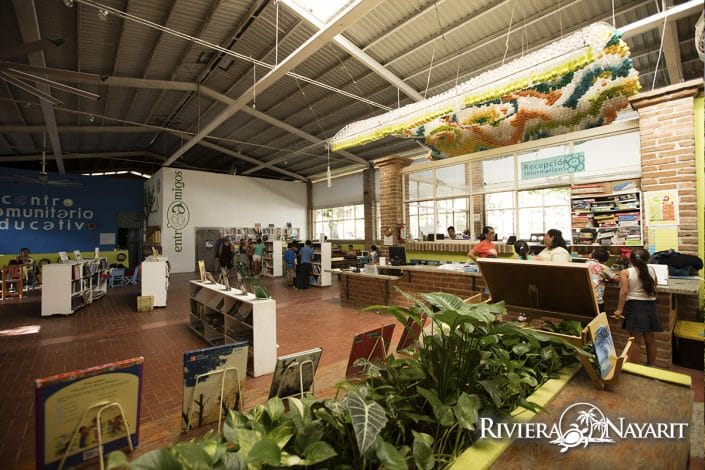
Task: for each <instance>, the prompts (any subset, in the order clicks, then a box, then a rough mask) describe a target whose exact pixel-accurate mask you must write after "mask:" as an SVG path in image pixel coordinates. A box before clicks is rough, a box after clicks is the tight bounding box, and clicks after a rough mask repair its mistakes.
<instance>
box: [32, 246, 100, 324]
mask: <svg viewBox="0 0 705 470" xmlns="http://www.w3.org/2000/svg"><path fill="white" fill-rule="evenodd" d="M107 292H108V260H107V259H106V258H98V259H90V260H85V261H72V262H71V263H68V264H45V265H44V266H43V267H42V316H43V317H46V316H49V315H71V314H72V313H74V312H75V311H76V310H78V309H79V308H81V307H84V306H86V305H89V304H91V303H93V302H94V301H96V300H98V299H100V298H102V297H104V296H105V294H107Z"/></svg>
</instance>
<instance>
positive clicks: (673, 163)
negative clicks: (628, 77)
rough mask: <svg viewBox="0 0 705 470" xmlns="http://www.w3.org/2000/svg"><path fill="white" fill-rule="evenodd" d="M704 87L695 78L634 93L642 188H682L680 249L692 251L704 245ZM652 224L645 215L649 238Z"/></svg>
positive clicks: (679, 230) (681, 250)
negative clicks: (700, 102) (699, 150)
mask: <svg viewBox="0 0 705 470" xmlns="http://www.w3.org/2000/svg"><path fill="white" fill-rule="evenodd" d="M702 88H703V80H702V79H698V80H691V81H688V82H685V83H678V84H675V85H671V86H667V87H664V88H659V89H658V90H653V91H649V92H646V93H639V94H638V95H635V96H633V97H632V98H630V99H629V102H630V103H631V105H632V107H633V108H634V109H635V110H637V111H638V113H639V135H640V139H641V190H642V191H659V190H664V189H677V190H678V196H679V199H680V201H679V204H678V211H679V217H680V225H679V226H678V251H680V252H683V253H689V254H697V250H698V226H697V203H696V182H695V117H694V114H693V111H694V109H693V99H694V97H695V96H696V95H697V93H698V91H699V90H702ZM648 228H649V227H648V225H647V222H646V221H645V226H644V238H645V240H646V239H648Z"/></svg>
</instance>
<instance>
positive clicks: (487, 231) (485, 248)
mask: <svg viewBox="0 0 705 470" xmlns="http://www.w3.org/2000/svg"><path fill="white" fill-rule="evenodd" d="M493 240H494V228H492V227H490V226H489V225H488V226H486V227H485V228H483V229H482V235H481V236H480V241H479V242H477V243H475V246H474V247H473V248H472V250H470V251H469V252H468V257H469V258H470V259H471V260H473V261H475V260H476V259H477V258H496V257H497V249H496V248H495V247H494V243H492V241H493Z"/></svg>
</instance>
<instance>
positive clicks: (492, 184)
mask: <svg viewBox="0 0 705 470" xmlns="http://www.w3.org/2000/svg"><path fill="white" fill-rule="evenodd" d="M473 169H474V168H473ZM477 180H478V181H476V178H473V182H474V183H475V184H473V189H474V190H475V191H497V190H502V189H514V156H513V155H509V156H506V157H499V158H495V159H492V160H484V161H483V162H482V186H481V187H478V186H479V185H478V183H479V178H477Z"/></svg>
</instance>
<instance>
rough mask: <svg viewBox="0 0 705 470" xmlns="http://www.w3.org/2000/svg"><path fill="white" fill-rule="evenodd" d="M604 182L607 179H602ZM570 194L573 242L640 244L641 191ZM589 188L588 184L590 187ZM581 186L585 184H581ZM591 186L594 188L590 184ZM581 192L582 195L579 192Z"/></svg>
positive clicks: (578, 243) (641, 242)
mask: <svg viewBox="0 0 705 470" xmlns="http://www.w3.org/2000/svg"><path fill="white" fill-rule="evenodd" d="M605 184H606V185H608V183H605ZM610 187H611V188H612V190H613V192H610V193H604V194H585V193H580V192H579V193H577V194H576V193H575V190H574V191H573V195H572V196H571V216H572V217H571V222H572V228H573V244H575V245H592V244H597V245H639V246H641V245H642V244H643V241H642V240H643V231H642V225H641V193H640V192H639V190H638V189H633V188H632V187H630V188H629V189H625V190H619V191H616V190H614V188H619V187H621V186H619V185H616V184H615V185H612V186H610ZM591 188H592V187H591ZM583 189H585V188H583ZM592 189H595V188H592ZM583 194H585V195H583Z"/></svg>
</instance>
